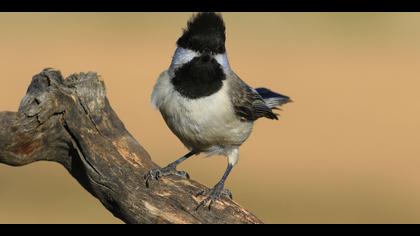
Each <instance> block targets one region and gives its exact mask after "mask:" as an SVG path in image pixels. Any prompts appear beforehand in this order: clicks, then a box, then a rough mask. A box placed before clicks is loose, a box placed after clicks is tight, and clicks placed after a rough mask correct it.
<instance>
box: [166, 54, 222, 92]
mask: <svg viewBox="0 0 420 236" xmlns="http://www.w3.org/2000/svg"><path fill="white" fill-rule="evenodd" d="M225 79H226V75H225V73H224V72H223V69H222V67H221V66H220V64H219V63H218V62H217V61H216V60H215V59H214V58H212V57H211V56H210V55H202V56H199V57H195V58H194V59H192V60H191V61H189V62H188V63H185V64H184V65H183V66H182V67H180V68H178V69H177V70H176V71H175V77H174V78H172V80H171V82H172V84H173V85H174V87H175V90H176V91H178V92H179V93H180V94H181V95H182V96H184V97H187V98H191V99H196V98H201V97H207V96H210V95H212V94H214V93H216V92H217V91H219V90H220V89H221V88H222V86H223V80H225Z"/></svg>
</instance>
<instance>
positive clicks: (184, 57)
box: [170, 47, 200, 70]
mask: <svg viewBox="0 0 420 236" xmlns="http://www.w3.org/2000/svg"><path fill="white" fill-rule="evenodd" d="M198 56H200V54H199V53H198V52H196V51H193V50H191V49H186V48H181V47H177V48H176V50H175V53H174V56H173V57H172V62H171V66H170V69H172V70H175V69H176V68H178V67H180V66H182V65H183V64H185V63H188V62H189V61H191V60H192V59H194V57H198Z"/></svg>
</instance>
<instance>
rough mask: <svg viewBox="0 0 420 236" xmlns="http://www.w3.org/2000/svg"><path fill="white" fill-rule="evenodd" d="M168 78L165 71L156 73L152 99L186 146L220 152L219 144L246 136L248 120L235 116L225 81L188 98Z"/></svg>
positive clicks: (234, 143) (240, 140)
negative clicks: (200, 95)
mask: <svg viewBox="0 0 420 236" xmlns="http://www.w3.org/2000/svg"><path fill="white" fill-rule="evenodd" d="M170 80H171V77H170V76H169V73H168V71H165V72H163V73H162V74H161V75H160V77H159V79H158V81H157V83H156V85H155V88H154V90H153V93H152V103H153V105H154V106H155V107H156V108H158V109H159V110H160V111H161V113H162V116H163V118H164V119H165V121H166V123H167V124H168V126H169V128H170V129H171V130H172V131H173V132H174V133H175V135H177V136H178V138H179V139H180V140H181V141H182V142H183V143H184V144H185V145H186V146H187V147H189V148H190V149H205V151H207V152H215V153H219V152H222V153H220V154H223V151H221V150H219V149H220V148H221V149H223V147H230V146H239V145H240V144H242V143H243V142H244V141H245V140H246V139H247V138H248V136H249V134H250V132H251V130H252V123H251V122H242V121H240V120H239V119H238V118H237V117H236V115H235V113H234V110H233V106H232V103H231V100H230V97H229V93H228V90H229V85H228V83H227V82H226V81H224V84H223V86H222V88H221V89H220V90H219V91H218V92H216V93H214V94H212V95H210V96H207V97H203V98H199V99H189V98H186V97H183V96H182V95H181V94H179V93H178V92H177V91H176V90H175V89H174V87H173V85H172V83H171V81H170Z"/></svg>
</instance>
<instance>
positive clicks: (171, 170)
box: [143, 166, 190, 188]
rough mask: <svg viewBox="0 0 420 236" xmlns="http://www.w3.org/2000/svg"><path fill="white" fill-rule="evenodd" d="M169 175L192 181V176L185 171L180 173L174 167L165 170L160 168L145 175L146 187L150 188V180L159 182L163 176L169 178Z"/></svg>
mask: <svg viewBox="0 0 420 236" xmlns="http://www.w3.org/2000/svg"><path fill="white" fill-rule="evenodd" d="M169 175H174V176H178V177H181V178H184V179H190V175H189V174H188V173H187V172H185V171H178V170H176V168H175V167H173V166H167V167H164V168H158V169H153V170H150V171H149V172H147V173H146V174H145V175H144V177H143V178H144V180H145V183H146V187H147V188H148V187H149V186H150V184H149V182H150V180H153V179H154V180H157V181H159V180H160V178H162V177H163V176H169Z"/></svg>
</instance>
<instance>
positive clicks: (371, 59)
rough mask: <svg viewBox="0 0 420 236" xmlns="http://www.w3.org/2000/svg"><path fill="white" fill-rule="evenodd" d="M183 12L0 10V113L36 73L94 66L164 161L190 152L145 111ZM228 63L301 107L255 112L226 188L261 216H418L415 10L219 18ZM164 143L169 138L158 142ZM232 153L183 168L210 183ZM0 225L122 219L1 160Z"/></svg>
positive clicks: (52, 175) (392, 219) (44, 172)
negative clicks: (261, 116)
mask: <svg viewBox="0 0 420 236" xmlns="http://www.w3.org/2000/svg"><path fill="white" fill-rule="evenodd" d="M190 15H191V13H94V14H93V13H78V14H75V13H31V14H28V13H1V14H0V52H1V56H0V81H1V83H0V110H9V111H16V110H17V107H18V105H19V102H20V99H21V98H22V97H23V96H24V94H25V91H26V88H27V86H28V85H29V83H30V81H31V77H32V76H33V75H34V74H36V73H38V72H40V71H41V70H42V69H43V68H45V67H54V68H58V69H60V70H61V71H62V72H63V74H64V75H69V74H70V73H73V72H79V71H89V70H91V71H97V72H99V73H100V74H101V75H102V77H103V79H104V80H105V82H106V85H107V89H108V96H109V98H110V101H111V104H112V106H113V108H114V109H115V110H116V111H117V113H118V115H119V116H120V118H121V119H122V120H123V122H125V125H126V126H127V128H128V130H129V131H130V132H131V133H132V134H133V135H134V136H135V137H136V138H137V139H138V140H139V142H140V143H141V144H142V145H143V146H144V147H145V148H146V149H147V150H148V151H149V153H150V154H151V155H152V157H153V159H154V160H155V161H156V162H157V163H159V164H160V165H165V164H167V163H169V162H170V161H173V160H174V159H175V158H177V157H179V156H181V155H183V154H184V153H185V152H186V149H185V148H184V147H183V145H182V144H181V143H180V142H179V141H178V140H177V138H176V137H175V136H174V135H173V134H172V133H171V132H170V130H169V129H168V128H167V127H166V125H165V123H164V121H163V120H162V118H161V117H160V114H159V112H158V111H155V110H153V109H152V106H151V105H150V93H151V91H152V88H153V85H154V83H155V80H156V78H157V76H158V75H159V73H160V72H161V71H162V70H164V69H165V68H167V67H168V65H169V63H170V60H171V56H172V53H173V51H174V50H175V40H176V39H177V38H178V37H179V35H180V34H181V28H182V27H184V26H185V24H186V21H187V19H188V18H189V17H190ZM224 19H225V21H226V25H227V37H228V39H227V48H228V55H229V58H230V63H231V65H232V67H233V68H234V70H235V71H236V72H237V73H238V74H239V75H240V76H241V77H242V78H243V79H244V80H245V81H247V82H248V83H249V84H250V85H253V86H266V87H269V88H271V89H273V90H276V91H279V92H282V93H284V94H287V95H289V96H291V97H292V98H293V100H294V101H295V102H294V103H292V104H288V105H286V106H285V107H284V109H283V110H284V111H283V112H281V114H282V117H281V119H280V120H279V121H276V122H274V121H271V120H259V121H258V122H257V124H256V127H255V130H254V133H253V135H252V136H251V138H250V139H249V140H248V141H247V142H246V143H245V144H244V145H243V147H242V149H241V159H240V161H239V164H238V165H237V167H236V168H235V169H234V171H233V173H232V175H231V177H230V179H229V180H228V182H227V187H228V188H229V189H230V190H232V191H233V193H234V198H235V200H236V201H238V202H239V203H240V204H242V205H243V206H245V207H246V208H248V209H249V210H251V211H252V212H254V213H255V214H256V215H257V216H259V217H260V218H261V219H262V220H264V221H265V222H267V223H420V201H419V199H420V155H419V154H420V145H419V140H420V93H419V91H418V90H419V88H420V77H419V74H420V43H419V42H420V14H418V13H225V14H224ZM162 141H164V142H163V144H162ZM225 166H226V159H225V158H220V157H215V158H210V159H203V158H201V157H200V158H193V159H191V160H189V161H188V162H186V163H185V164H183V165H182V166H181V167H180V168H181V169H184V170H187V171H188V172H189V173H190V174H191V176H192V177H193V178H194V179H196V180H198V181H200V182H202V183H204V184H206V185H208V186H212V185H213V184H215V183H216V181H217V180H218V179H219V178H220V176H221V175H222V174H223V171H224V169H225ZM0 223H121V221H119V220H117V219H115V218H114V217H113V216H112V215H111V214H110V213H108V212H107V211H106V210H105V209H104V208H103V207H102V206H101V205H100V203H99V202H98V201H97V200H96V199H94V198H93V197H92V196H91V195H90V194H88V193H87V192H86V191H85V190H84V189H82V187H81V186H79V184H78V183H77V182H76V181H75V180H74V179H73V178H72V177H70V175H69V174H68V173H67V171H66V170H65V169H64V168H63V167H61V166H59V165H58V164H54V163H46V162H42V163H35V164H32V165H29V166H26V167H20V168H13V167H8V166H4V165H0Z"/></svg>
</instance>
